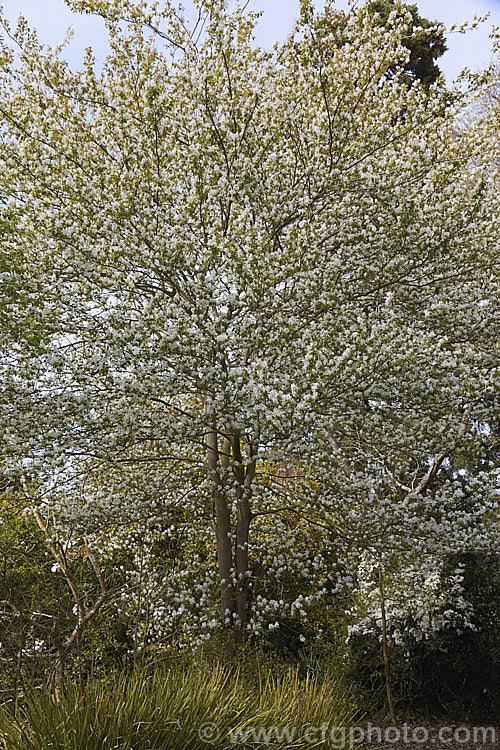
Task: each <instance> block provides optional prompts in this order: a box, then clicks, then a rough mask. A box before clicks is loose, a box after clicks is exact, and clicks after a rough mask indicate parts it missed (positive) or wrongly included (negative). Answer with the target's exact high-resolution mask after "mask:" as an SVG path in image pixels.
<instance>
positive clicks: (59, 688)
mask: <svg viewBox="0 0 500 750" xmlns="http://www.w3.org/2000/svg"><path fill="white" fill-rule="evenodd" d="M67 658H68V652H67V650H66V649H65V648H60V649H58V651H57V658H56V665H55V671H54V687H55V698H56V701H57V703H59V702H60V700H61V698H62V695H63V690H64V667H65V666H66V660H67Z"/></svg>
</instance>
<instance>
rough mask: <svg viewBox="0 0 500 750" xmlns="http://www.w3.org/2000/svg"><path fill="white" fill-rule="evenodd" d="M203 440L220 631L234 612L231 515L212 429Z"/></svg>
mask: <svg viewBox="0 0 500 750" xmlns="http://www.w3.org/2000/svg"><path fill="white" fill-rule="evenodd" d="M214 421H215V420H214ZM206 440H207V459H208V468H209V470H210V479H211V482H212V495H213V501H214V508H215V523H216V529H215V538H216V543H217V566H218V569H219V581H220V618H221V622H222V625H223V627H224V626H226V625H227V624H228V623H227V618H228V617H229V624H232V619H233V615H234V611H235V595H234V586H233V583H232V573H231V568H232V567H233V555H232V544H231V515H230V512H229V508H228V505H227V499H226V497H225V495H224V488H223V485H222V478H221V472H220V460H219V448H218V441H217V432H216V431H215V426H214V429H212V430H210V431H209V432H208V433H207V435H206Z"/></svg>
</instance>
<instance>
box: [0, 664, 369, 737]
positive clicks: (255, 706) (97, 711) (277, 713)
mask: <svg viewBox="0 0 500 750" xmlns="http://www.w3.org/2000/svg"><path fill="white" fill-rule="evenodd" d="M355 713H356V709H355V706H354V705H353V703H352V702H351V700H350V699H349V698H348V696H346V694H345V693H344V692H343V691H342V690H341V689H340V688H339V686H338V685H337V684H336V683H334V682H330V681H328V680H325V679H322V680H321V683H320V682H319V681H315V680H314V679H306V680H300V679H299V678H298V676H297V672H296V671H295V670H290V671H288V672H285V673H284V674H283V675H282V676H280V677H276V676H272V675H270V676H267V677H261V678H258V679H256V680H255V682H254V683H249V680H248V678H247V677H246V676H244V675H243V674H242V673H240V672H238V671H231V670H228V669H225V668H223V667H216V668H213V669H211V670H207V669H200V668H196V667H190V668H177V669H170V670H158V671H156V672H154V673H153V674H150V675H148V674H146V673H144V674H140V675H138V676H137V677H133V678H128V679H127V678H126V677H125V676H123V675H122V676H120V677H119V678H118V679H117V682H116V683H115V684H110V683H109V682H107V683H104V682H98V681H93V682H91V683H90V684H89V685H88V688H87V690H86V692H85V694H82V693H81V692H80V691H79V690H78V689H77V688H76V687H75V686H70V687H68V688H67V689H66V691H65V693H64V696H63V697H62V699H61V700H60V701H59V702H56V701H54V700H53V699H52V698H51V697H49V696H47V695H33V696H32V697H30V698H29V699H28V700H27V701H26V702H25V703H24V705H23V706H22V708H21V709H20V710H19V711H18V712H17V714H16V715H14V714H13V713H11V712H9V711H7V710H6V709H4V710H3V711H2V713H1V715H0V719H1V723H0V727H1V729H0V747H2V748H5V750H77V749H78V750H79V749H80V748H85V750H111V748H119V749H120V750H153V749H154V750H185V749H186V748H189V750H202V748H204V749H205V750H206V749H207V748H208V747H214V748H223V747H228V746H233V747H243V746H244V747H253V746H258V745H259V744H262V740H260V741H259V737H258V736H257V735H258V731H259V730H262V731H263V732H264V733H266V732H269V731H271V730H272V729H274V728H275V729H276V735H275V736H276V737H278V736H280V733H282V734H283V735H284V736H285V737H287V738H291V739H290V741H288V740H286V742H281V741H279V740H278V743H279V746H281V747H287V748H294V749H296V750H300V748H306V747H311V742H310V741H307V740H306V739H305V738H304V735H305V732H306V730H307V728H308V727H318V728H319V727H322V725H323V724H324V723H325V722H326V723H328V726H330V727H333V726H347V725H349V724H351V723H352V722H353V719H354V716H355ZM254 730H256V732H257V733H255V732H254ZM283 730H286V733H285V732H284V731H283ZM317 734H318V744H317V745H316V746H318V747H321V746H322V744H321V742H320V741H319V738H320V734H321V733H320V732H318V733H317ZM327 736H328V735H327ZM256 737H257V739H256ZM260 737H262V738H264V735H263V734H261V735H260ZM264 741H265V740H264ZM325 747H326V745H325Z"/></svg>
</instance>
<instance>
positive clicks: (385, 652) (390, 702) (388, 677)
mask: <svg viewBox="0 0 500 750" xmlns="http://www.w3.org/2000/svg"><path fill="white" fill-rule="evenodd" d="M378 590H379V595H380V610H381V613H382V654H383V658H384V675H385V691H386V693H387V703H388V706H389V713H390V715H391V721H392V722H393V723H394V725H396V723H397V719H396V712H395V710H394V702H393V700H392V688H391V670H390V664H389V651H388V649H387V618H386V615H385V598H384V588H383V583H382V568H381V567H380V566H379V569H378Z"/></svg>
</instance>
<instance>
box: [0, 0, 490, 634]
mask: <svg viewBox="0 0 500 750" xmlns="http://www.w3.org/2000/svg"><path fill="white" fill-rule="evenodd" d="M69 4H70V5H71V7H73V8H74V9H78V10H84V11H88V12H95V13H99V14H101V15H102V16H103V17H104V18H105V20H106V24H107V27H108V29H109V37H110V49H111V51H110V55H109V56H108V58H107V60H106V62H105V64H104V66H103V68H102V70H101V71H97V70H96V68H95V65H94V61H93V58H92V53H91V52H90V51H89V52H88V54H87V57H86V60H85V63H84V67H83V70H82V71H79V72H75V71H72V70H71V69H70V68H69V67H68V65H67V64H66V63H65V62H64V61H63V60H62V59H61V58H60V57H59V55H58V53H57V51H56V52H53V51H50V50H49V51H47V50H44V49H43V48H42V47H41V46H40V44H39V43H38V41H37V38H36V36H35V35H34V34H33V33H32V32H31V31H30V30H29V29H28V28H27V25H26V23H25V22H24V21H21V22H20V23H19V25H18V27H17V28H16V29H15V30H11V29H9V27H8V26H7V24H6V23H5V22H4V27H5V29H6V33H7V35H8V36H10V38H11V40H12V41H13V43H14V45H15V49H14V50H11V49H10V48H9V46H8V45H6V44H5V43H3V47H2V55H1V66H2V67H1V70H2V72H1V79H0V80H1V83H0V85H1V93H2V103H1V105H0V117H1V120H2V158H3V169H4V171H5V173H6V175H7V177H8V184H9V185H10V186H11V187H10V188H9V196H8V198H9V200H10V202H11V203H12V204H13V206H22V208H23V211H22V212H21V214H20V219H19V230H18V231H19V232H20V243H21V247H22V248H23V253H24V254H25V257H26V258H29V257H30V256H31V255H34V256H35V257H36V258H37V259H38V263H39V265H40V267H41V269H42V272H43V273H44V274H45V275H44V276H43V278H44V279H45V280H47V279H48V278H50V282H51V283H50V295H47V298H46V299H44V300H43V302H44V304H43V305H42V308H41V310H40V316H41V319H42V320H43V316H44V315H45V316H46V317H47V318H49V319H51V320H57V327H56V330H51V329H50V327H47V329H45V330H46V339H45V347H44V348H43V349H41V350H40V351H39V352H37V353H36V355H35V354H33V353H31V352H30V354H29V356H27V357H25V358H23V357H22V351H20V352H19V353H18V355H16V358H15V360H14V363H15V367H13V368H10V369H9V370H8V371H6V372H5V373H4V378H5V381H4V382H5V383H6V385H5V388H4V392H5V393H6V394H8V398H4V399H3V404H2V409H3V417H2V427H3V434H4V445H5V446H6V452H7V454H8V460H9V461H10V463H11V464H13V465H15V464H16V462H17V465H20V466H21V468H22V470H23V471H25V472H31V473H35V472H36V474H37V478H38V483H39V486H40V487H41V490H40V502H48V499H49V498H50V502H52V503H53V504H54V503H55V504H56V505H57V504H58V502H59V501H58V498H60V502H59V508H60V510H61V511H63V512H64V514H65V516H66V519H67V522H68V523H70V524H72V525H82V526H86V527H87V528H91V527H92V524H94V525H95V524H101V523H103V522H104V520H110V519H112V520H116V519H118V518H119V519H121V520H122V521H125V522H130V523H133V522H134V521H137V520H138V519H141V518H144V517H146V518H147V519H149V520H150V521H151V522H155V521H157V520H158V519H160V520H162V522H164V523H165V524H166V526H167V527H169V524H170V527H171V528H172V529H175V532H172V533H175V534H177V533H178V529H179V528H180V527H181V526H182V527H183V528H188V529H190V533H191V534H192V535H193V536H198V537H199V538H200V539H204V540H208V539H209V538H210V537H213V539H214V542H215V550H214V551H215V556H216V560H217V567H216V568H215V569H214V567H213V566H212V567H211V568H210V570H211V571H212V573H211V578H210V580H208V579H206V580H207V587H209V586H213V584H214V578H213V573H214V572H216V575H217V586H218V590H219V601H220V619H221V621H222V623H224V624H226V625H227V626H228V627H229V629H230V630H231V631H232V632H233V634H234V635H235V637H236V639H237V640H238V639H239V638H241V634H242V629H243V628H244V627H247V626H249V627H253V624H255V622H256V620H255V619H252V617H253V615H252V613H251V607H250V603H251V602H252V606H253V607H254V609H255V608H258V601H257V600H255V599H254V600H252V598H251V588H252V571H251V559H256V558H258V557H259V556H260V559H265V554H266V553H265V549H263V547H264V546H265V545H261V543H260V542H259V539H262V536H259V535H261V534H262V533H263V529H264V530H266V533H267V534H271V535H272V534H275V536H274V538H273V540H274V542H276V544H277V545H278V546H279V545H280V543H281V540H282V541H283V545H284V546H283V547H282V551H281V553H280V554H278V555H274V556H273V560H272V561H269V564H270V565H274V567H275V568H276V569H278V568H279V569H280V571H281V572H283V570H284V568H286V567H287V566H291V568H293V567H294V566H296V568H297V569H304V566H306V558H307V555H305V554H303V553H300V554H299V555H298V556H297V557H294V546H293V543H289V537H290V535H291V534H293V532H294V529H295V528H296V527H297V526H298V527H300V529H301V530H302V528H303V524H304V523H313V524H315V525H316V526H317V527H318V528H320V529H322V532H321V533H323V534H325V535H326V537H328V539H331V537H332V534H333V536H334V539H335V542H336V543H337V544H339V545H343V548H344V549H346V548H347V547H348V546H349V545H351V546H352V545H354V546H355V547H357V549H360V548H373V547H375V548H376V549H377V550H379V551H381V550H383V549H389V548H390V549H400V548H401V545H403V541H404V540H405V539H406V540H407V539H408V534H413V533H414V531H415V530H416V529H418V531H419V535H418V538H419V539H421V543H422V545H424V544H427V543H428V541H429V539H434V540H436V539H439V543H440V544H442V543H443V540H447V543H448V542H449V543H451V542H452V540H453V539H454V538H455V537H456V535H457V534H458V535H459V537H460V540H459V541H460V543H461V542H463V541H464V540H469V541H470V540H472V539H476V540H480V539H481V538H482V531H483V530H484V527H485V524H481V521H480V519H481V518H484V517H485V512H486V511H487V509H488V507H489V505H490V504H491V502H492V495H491V477H490V476H488V477H482V476H481V477H476V478H475V480H474V481H475V485H474V488H473V494H471V493H472V490H471V491H470V492H469V491H468V490H466V489H465V490H464V488H463V482H464V481H465V480H463V477H460V476H459V475H455V474H453V473H452V474H451V478H450V476H448V478H447V480H446V482H444V481H442V482H440V481H439V480H440V477H441V474H442V471H443V468H445V467H446V466H447V465H448V464H449V463H450V461H451V460H452V456H455V455H459V454H460V452H461V451H465V450H474V447H475V446H476V445H477V443H478V442H479V438H480V434H481V430H482V429H486V427H485V425H487V424H488V423H489V422H490V421H491V415H492V414H493V410H494V408H495V394H494V389H493V384H494V377H495V372H496V371H495V367H497V364H495V362H498V360H495V357H494V347H495V346H496V345H497V339H498V337H497V335H496V334H495V331H494V327H493V325H492V323H493V321H494V319H495V308H494V304H495V294H496V292H497V280H496V279H495V277H494V276H493V275H492V274H490V272H489V271H488V272H487V273H485V272H484V261H485V258H486V259H488V263H489V262H490V260H491V261H493V258H494V253H495V252H496V242H497V240H498V236H497V231H498V230H497V229H495V223H494V217H495V210H496V208H497V193H496V191H495V180H496V179H497V174H496V171H495V169H492V168H491V155H492V153H493V151H494V138H493V136H494V131H493V128H492V126H491V124H490V123H489V120H488V119H487V118H486V119H484V120H481V121H479V122H477V124H476V125H475V127H474V128H471V129H469V130H468V131H466V132H463V133H459V131H458V130H457V128H456V125H455V123H456V119H457V117H458V116H459V114H460V112H461V111H462V109H463V108H464V107H466V106H468V105H469V103H470V101H471V99H473V98H474V97H475V96H477V97H479V96H480V92H479V91H478V92H476V91H474V90H472V87H471V90H469V91H467V93H465V94H464V93H461V94H459V93H458V92H455V94H454V95H453V96H450V94H449V92H448V91H446V90H445V89H444V88H443V84H442V83H440V82H438V83H437V84H436V85H435V86H431V87H430V89H429V90H428V91H427V90H424V89H423V87H422V86H421V85H420V84H419V83H418V82H416V83H415V84H414V85H412V86H411V87H408V85H407V81H406V79H405V78H404V75H403V73H404V65H403V63H402V62H401V61H403V62H404V60H406V58H407V56H408V50H407V48H405V47H404V46H403V45H402V43H401V40H402V36H403V34H406V33H407V31H406V30H407V24H408V22H409V19H408V18H407V17H406V15H405V14H404V12H401V14H400V15H398V13H397V12H394V13H392V14H391V15H390V16H389V18H388V20H387V25H386V26H384V27H381V26H380V25H379V24H378V23H377V21H376V20H374V18H373V13H371V12H370V11H369V9H366V8H363V7H362V8H359V9H352V10H351V12H350V13H349V14H342V13H339V14H337V13H336V12H335V11H334V10H333V9H332V8H331V5H330V4H329V3H327V8H326V11H325V13H326V14H329V17H330V20H331V23H330V24H323V26H326V27H327V28H331V32H330V33H331V34H332V45H331V47H329V50H330V52H329V55H328V56H327V58H325V59H323V57H322V54H321V49H322V46H319V47H318V49H317V54H314V49H315V47H314V39H315V24H316V23H317V20H316V19H315V18H314V16H312V15H311V14H310V13H309V12H303V14H302V22H301V24H300V25H299V27H298V33H297V35H296V37H295V38H292V39H290V40H288V41H287V42H286V43H285V44H284V45H283V46H282V47H281V48H279V49H278V48H277V49H276V50H275V51H274V52H272V53H271V52H265V51H262V50H260V49H258V48H257V47H255V46H254V45H253V43H252V29H253V25H254V22H255V16H254V15H253V14H251V13H247V14H245V13H244V12H243V11H242V10H241V9H239V8H238V7H237V8H236V9H234V10H232V11H228V10H227V9H226V4H225V3H224V2H222V0H211V1H209V0H199V2H198V3H197V8H198V10H199V19H198V24H197V25H196V26H195V27H194V28H189V26H188V24H187V22H186V21H185V20H184V19H183V17H182V15H181V14H180V12H179V11H176V10H175V9H174V7H173V6H172V4H171V3H170V2H166V3H165V6H164V7H163V8H162V9H160V8H158V7H157V6H151V7H150V6H148V5H147V3H140V4H137V3H134V2H129V1H128V0H113V1H112V2H111V1H109V0H108V1H106V0H72V1H71V2H70V3H69ZM305 10H307V8H306V4H304V11H305ZM323 20H324V19H323ZM339 35H340V36H341V37H342V39H340V41H339V39H338V37H339ZM333 37H335V39H333ZM327 41H328V39H325V38H324V34H323V36H322V45H324V44H325V43H326V42H327ZM398 70H399V73H400V74H398ZM388 71H390V75H389V74H388ZM403 110H404V112H405V117H404V118H400V117H398V116H397V115H398V113H399V112H401V111H403ZM43 269H48V270H45V271H43ZM20 363H22V366H20ZM58 493H60V494H58ZM464 496H465V497H466V498H467V502H462V499H463V498H464ZM285 516H286V518H287V521H286V523H285V522H283V520H276V519H283V518H284V517H285ZM291 519H295V522H293V521H292V520H291ZM167 522H168V523H167ZM471 524H472V526H475V528H476V529H478V531H477V533H475V535H474V536H471V535H470V528H471ZM437 532H439V533H437ZM450 535H451V536H450ZM264 537H265V535H264ZM434 543H435V542H434ZM299 547H300V545H299ZM263 556H264V558H263ZM307 564H309V565H310V567H309V568H307V570H306V574H307V575H308V576H310V577H313V578H314V577H315V576H317V575H318V569H319V568H320V567H321V565H322V564H323V563H322V558H321V556H320V557H317V558H315V559H314V561H313V563H311V562H310V561H309V562H308V563H307ZM201 567H202V568H203V569H204V570H205V567H204V566H201ZM177 572H178V573H179V574H181V573H182V575H181V576H180V578H181V579H182V577H184V581H186V576H185V573H186V571H185V570H184V569H182V570H179V571H177ZM203 575H206V572H204V574H203ZM320 590H322V588H321V587H320ZM173 598H174V596H173V594H172V596H171V600H172V599H173ZM188 598H189V595H188ZM191 598H192V596H191ZM201 598H202V603H203V597H201ZM191 604H193V602H191ZM194 605H196V606H197V605H198V602H195V603H194ZM194 605H193V606H194ZM266 606H268V604H266ZM279 606H281V604H280V602H279V600H278V599H277V600H276V601H275V603H274V604H273V605H271V610H272V611H271V610H270V616H272V617H275V611H276V608H277V607H279ZM273 608H274V609H273ZM176 611H177V613H178V614H179V612H180V609H177V610H176Z"/></svg>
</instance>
